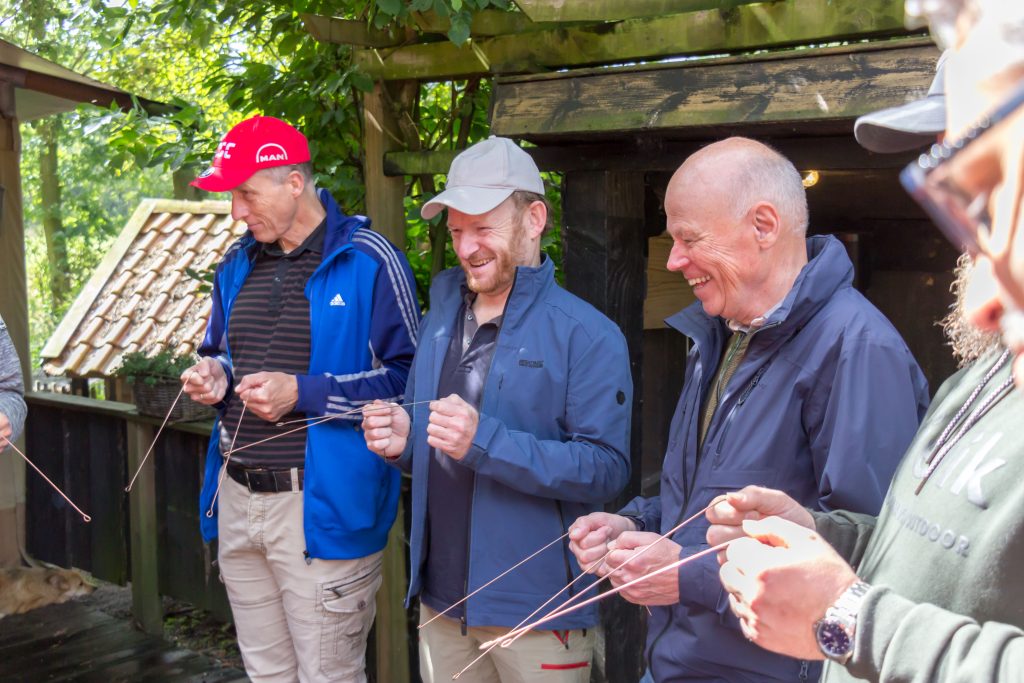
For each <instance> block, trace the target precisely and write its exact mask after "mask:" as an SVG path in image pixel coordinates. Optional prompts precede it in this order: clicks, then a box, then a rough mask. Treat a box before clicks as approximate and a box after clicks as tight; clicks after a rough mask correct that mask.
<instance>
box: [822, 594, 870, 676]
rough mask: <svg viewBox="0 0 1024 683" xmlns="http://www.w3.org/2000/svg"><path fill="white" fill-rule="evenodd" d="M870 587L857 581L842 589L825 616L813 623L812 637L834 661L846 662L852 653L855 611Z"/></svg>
mask: <svg viewBox="0 0 1024 683" xmlns="http://www.w3.org/2000/svg"><path fill="white" fill-rule="evenodd" d="M870 588H871V586H870V585H868V584H866V583H864V582H863V581H857V582H856V583H854V584H853V585H852V586H850V587H849V588H847V589H846V590H845V591H843V594H842V595H840V596H839V599H838V600H836V602H835V604H834V605H832V606H831V607H829V608H828V611H826V612H825V616H824V617H823V618H821V619H819V620H818V621H817V623H815V624H814V637H815V638H816V639H817V641H818V648H819V649H820V650H821V653H822V654H823V655H825V656H826V657H828V658H829V659H831V660H832V661H834V662H838V663H840V664H846V662H848V661H849V659H850V657H851V656H852V655H853V638H854V635H855V634H856V632H857V613H858V612H859V611H860V604H861V602H863V601H864V595H865V594H866V593H867V592H868V590H869V589H870Z"/></svg>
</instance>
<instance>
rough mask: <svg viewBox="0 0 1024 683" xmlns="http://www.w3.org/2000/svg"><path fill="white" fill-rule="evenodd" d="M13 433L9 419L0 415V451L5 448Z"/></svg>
mask: <svg viewBox="0 0 1024 683" xmlns="http://www.w3.org/2000/svg"><path fill="white" fill-rule="evenodd" d="M13 433H14V430H13V429H12V428H11V421H10V419H9V418H8V417H7V416H6V415H4V414H3V413H0V437H3V438H2V439H0V451H3V450H4V449H5V448H7V439H10V438H11V434H13Z"/></svg>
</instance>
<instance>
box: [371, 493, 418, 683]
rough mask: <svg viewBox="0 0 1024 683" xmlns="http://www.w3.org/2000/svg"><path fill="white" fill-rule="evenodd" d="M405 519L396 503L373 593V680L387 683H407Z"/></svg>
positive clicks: (400, 503)
mask: <svg viewBox="0 0 1024 683" xmlns="http://www.w3.org/2000/svg"><path fill="white" fill-rule="evenodd" d="M403 519H405V515H404V514H403V511H402V499H401V498H399V499H398V516H397V517H396V518H395V523H394V525H392V527H391V533H390V534H388V545H387V547H386V548H384V558H383V563H384V564H383V567H382V570H381V571H382V575H383V577H384V581H383V583H381V586H380V590H378V591H377V619H376V622H375V627H374V628H375V629H376V635H375V638H376V639H375V641H374V642H375V646H376V648H375V649H376V655H377V656H376V660H377V680H378V681H381V682H382V683H383V682H384V681H388V683H392V682H393V683H409V680H410V673H411V672H410V671H409V647H408V641H409V634H408V631H407V620H406V615H405V592H406V590H407V588H408V581H407V579H406V573H405V562H406V560H405V538H404V536H405V534H404V533H403V530H404V529H405V524H404V523H403V521H402V520H403Z"/></svg>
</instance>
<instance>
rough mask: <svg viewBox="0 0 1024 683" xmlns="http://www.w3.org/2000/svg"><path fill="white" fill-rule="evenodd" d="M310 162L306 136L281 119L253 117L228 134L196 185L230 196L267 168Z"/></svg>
mask: <svg viewBox="0 0 1024 683" xmlns="http://www.w3.org/2000/svg"><path fill="white" fill-rule="evenodd" d="M307 161H309V142H308V141H307V140H306V136H305V135H303V134H302V133H300V132H299V131H298V130H296V129H295V128H294V127H292V126H290V125H288V124H287V123H285V122H284V121H282V120H281V119H275V118H274V117H272V116H253V117H252V118H251V119H246V120H245V121H242V122H241V123H239V124H238V125H236V126H235V127H234V128H232V129H231V130H229V131H228V134H227V135H225V136H224V139H222V140H221V141H220V144H219V145H217V153H216V154H214V155H213V162H212V163H211V164H210V167H209V168H208V169H206V170H205V171H203V172H202V173H200V174H199V176H198V177H197V178H196V179H195V180H193V181H192V183H191V184H192V185H193V186H195V187H198V188H199V189H200V190H206V191H207V192H227V191H228V190H231V189H234V188H236V187H238V186H239V185H241V184H242V183H244V182H245V181H246V180H248V179H249V178H250V177H251V176H252V174H253V173H255V172H256V171H259V170H260V169H264V168H273V167H275V166H288V165H289V164H302V163H305V162H307Z"/></svg>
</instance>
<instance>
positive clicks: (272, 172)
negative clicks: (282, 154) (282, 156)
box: [263, 161, 316, 194]
mask: <svg viewBox="0 0 1024 683" xmlns="http://www.w3.org/2000/svg"><path fill="white" fill-rule="evenodd" d="M263 170H264V171H266V173H267V175H269V176H270V177H271V178H273V179H274V181H275V182H277V183H278V184H281V183H283V182H284V181H286V180H287V179H288V176H290V175H291V174H292V173H293V172H295V173H298V174H299V175H301V176H302V180H303V181H304V182H305V185H306V191H307V192H313V193H314V194H315V193H316V178H315V177H314V176H313V164H311V163H310V162H308V161H306V162H303V163H301V164H285V165H284V166H272V167H271V168H265V169H263Z"/></svg>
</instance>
